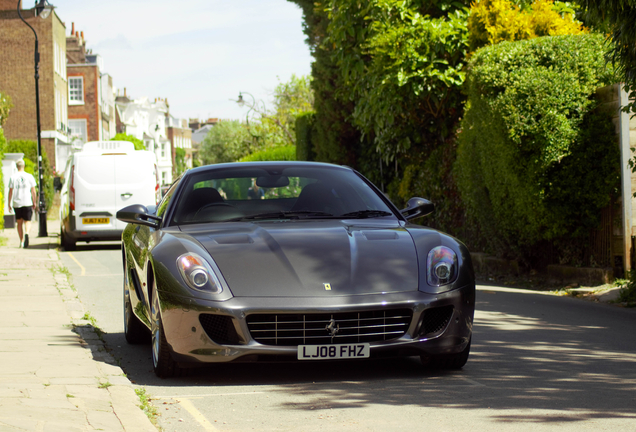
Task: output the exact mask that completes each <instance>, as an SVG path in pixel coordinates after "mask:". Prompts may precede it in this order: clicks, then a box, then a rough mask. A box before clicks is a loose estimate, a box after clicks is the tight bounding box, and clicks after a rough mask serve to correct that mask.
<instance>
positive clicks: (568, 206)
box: [454, 35, 619, 261]
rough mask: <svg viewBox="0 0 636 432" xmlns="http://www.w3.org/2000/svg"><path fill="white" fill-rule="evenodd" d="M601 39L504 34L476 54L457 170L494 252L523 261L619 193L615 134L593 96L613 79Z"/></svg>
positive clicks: (574, 230)
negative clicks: (509, 37)
mask: <svg viewBox="0 0 636 432" xmlns="http://www.w3.org/2000/svg"><path fill="white" fill-rule="evenodd" d="M604 40H605V39H604V37H603V36H601V35H583V36H556V37H545V38H536V39H532V40H527V41H520V42H504V43H500V44H497V45H493V46H489V47H485V48H483V49H480V50H478V51H477V52H476V53H475V54H474V56H473V57H472V59H471V62H470V64H469V70H468V74H467V93H468V103H467V109H466V112H465V115H464V119H463V120H462V123H461V130H460V132H459V134H458V153H457V161H456V163H455V166H454V172H455V176H456V178H457V181H458V186H459V190H460V193H461V196H462V198H463V200H464V202H465V204H466V207H467V211H468V217H469V218H470V219H471V220H473V222H474V223H475V224H477V225H478V226H479V229H480V230H481V232H482V240H483V241H484V243H485V244H486V246H487V249H488V251H489V252H494V253H497V254H498V255H501V256H507V257H510V258H517V259H522V260H526V261H527V260H531V259H532V257H533V256H534V255H536V252H534V251H535V250H538V249H539V248H536V246H538V245H541V244H543V245H544V246H545V244H546V242H552V243H553V244H554V243H555V242H557V243H558V242H568V241H571V240H572V241H575V240H576V239H577V238H583V237H585V236H586V235H588V234H589V231H590V229H592V228H595V227H596V226H597V225H598V223H599V218H600V211H599V210H600V209H601V208H603V207H605V206H606V205H608V204H609V202H610V198H611V196H612V194H616V193H617V187H618V185H619V150H618V145H617V138H616V136H615V133H614V130H613V127H612V123H611V121H610V119H609V118H608V117H606V116H605V115H604V114H602V113H601V112H600V111H598V110H596V109H595V108H596V106H597V102H596V101H595V99H594V95H595V92H596V89H597V88H599V87H603V86H605V85H608V84H612V83H614V82H615V81H616V76H615V73H614V71H613V70H612V69H611V68H609V67H608V65H606V63H605V60H604V59H605V53H606V45H605V42H604ZM533 254H534V255H533Z"/></svg>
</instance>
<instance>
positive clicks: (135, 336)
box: [124, 261, 150, 345]
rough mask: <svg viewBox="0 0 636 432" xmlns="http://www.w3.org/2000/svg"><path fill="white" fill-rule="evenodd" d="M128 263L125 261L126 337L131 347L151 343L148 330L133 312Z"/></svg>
mask: <svg viewBox="0 0 636 432" xmlns="http://www.w3.org/2000/svg"><path fill="white" fill-rule="evenodd" d="M126 272H127V269H126V262H125V261H124V336H125V337H126V342H128V343H129V344H131V345H138V344H143V343H146V342H148V341H149V339H150V337H149V336H150V335H149V334H148V328H147V327H146V326H145V325H144V323H142V322H141V321H140V320H139V318H138V317H137V315H135V314H134V312H133V310H132V303H131V302H130V295H127V294H126V285H127V284H126V281H127V279H128V277H127V273H126Z"/></svg>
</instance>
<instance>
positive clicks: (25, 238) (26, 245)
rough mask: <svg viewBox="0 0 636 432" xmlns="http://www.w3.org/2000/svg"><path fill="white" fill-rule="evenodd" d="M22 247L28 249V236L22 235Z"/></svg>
mask: <svg viewBox="0 0 636 432" xmlns="http://www.w3.org/2000/svg"><path fill="white" fill-rule="evenodd" d="M24 247H25V248H27V247H29V235H28V234H25V235H24Z"/></svg>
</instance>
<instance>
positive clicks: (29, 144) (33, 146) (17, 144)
mask: <svg viewBox="0 0 636 432" xmlns="http://www.w3.org/2000/svg"><path fill="white" fill-rule="evenodd" d="M4 151H5V153H24V160H25V163H27V164H25V167H24V170H25V171H26V172H29V171H28V169H29V166H28V162H27V159H29V160H31V161H32V162H33V172H31V173H30V174H33V177H35V181H36V183H38V188H39V186H40V184H39V183H40V180H39V179H38V172H37V171H38V165H37V160H38V144H37V143H36V142H35V141H30V140H11V141H9V142H8V144H7V145H6V146H5V149H4ZM42 169H43V170H44V173H43V177H44V199H45V201H46V210H47V211H49V210H50V209H51V206H52V205H53V197H54V196H55V189H54V188H53V169H52V168H51V165H50V164H49V158H48V157H47V155H46V150H44V148H42ZM36 189H37V188H36ZM38 193H39V192H38Z"/></svg>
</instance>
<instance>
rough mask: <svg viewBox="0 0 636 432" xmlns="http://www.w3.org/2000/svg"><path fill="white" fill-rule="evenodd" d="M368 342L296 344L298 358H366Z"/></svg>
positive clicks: (368, 350)
mask: <svg viewBox="0 0 636 432" xmlns="http://www.w3.org/2000/svg"><path fill="white" fill-rule="evenodd" d="M370 352H371V349H370V345H369V344H368V343H358V344H336V345H298V360H335V359H352V358H368V357H369V353H370Z"/></svg>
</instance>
